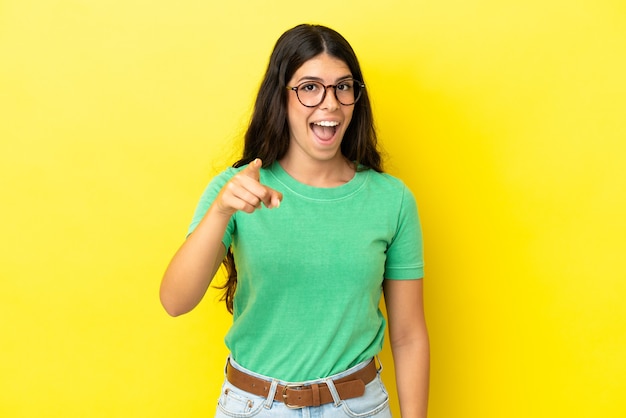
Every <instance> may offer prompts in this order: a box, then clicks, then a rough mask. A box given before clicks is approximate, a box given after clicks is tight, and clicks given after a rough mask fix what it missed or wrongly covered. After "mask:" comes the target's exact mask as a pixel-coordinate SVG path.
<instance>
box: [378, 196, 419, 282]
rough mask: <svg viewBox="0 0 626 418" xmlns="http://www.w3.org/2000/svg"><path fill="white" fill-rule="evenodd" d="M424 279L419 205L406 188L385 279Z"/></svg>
mask: <svg viewBox="0 0 626 418" xmlns="http://www.w3.org/2000/svg"><path fill="white" fill-rule="evenodd" d="M423 277H424V255H423V244H422V229H421V224H420V220H419V215H418V212H417V203H416V202H415V198H414V197H413V194H412V193H411V191H410V190H409V189H408V188H407V187H406V186H404V190H403V193H402V198H401V203H400V208H399V211H398V223H397V229H396V233H395V235H394V237H393V239H392V240H391V242H390V244H389V246H388V249H387V260H386V262H385V278H386V279H396V280H407V279H421V278H423Z"/></svg>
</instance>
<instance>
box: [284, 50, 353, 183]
mask: <svg viewBox="0 0 626 418" xmlns="http://www.w3.org/2000/svg"><path fill="white" fill-rule="evenodd" d="M351 76H352V73H351V72H350V69H349V68H348V66H347V65H346V64H345V63H344V62H343V61H341V60H339V59H337V58H333V57H331V56H330V55H328V54H320V55H318V56H316V57H314V58H312V59H310V60H308V61H307V62H305V63H304V64H303V65H302V66H301V67H300V68H298V70H297V71H296V72H295V73H294V75H293V77H291V80H289V83H288V84H289V85H290V86H297V85H299V84H300V83H302V82H304V81H311V80H313V81H320V82H321V83H322V84H324V85H329V84H332V85H334V84H337V82H338V81H340V80H342V79H345V78H349V77H351ZM353 111H354V106H344V105H342V104H341V103H339V102H338V101H337V98H336V97H335V94H334V91H333V89H332V88H329V89H327V91H326V97H325V98H324V101H323V102H322V103H321V104H320V105H319V106H317V107H313V108H311V107H306V106H303V105H302V104H301V103H300V102H299V101H298V98H297V96H296V93H295V92H294V91H290V92H289V96H288V99H287V114H288V121H289V133H290V139H289V148H288V150H287V153H286V154H285V156H284V157H283V158H282V159H281V160H280V161H279V162H280V164H281V166H282V167H283V168H284V169H285V171H287V172H288V173H289V174H290V175H291V176H292V177H294V178H295V179H296V180H298V181H300V182H301V183H304V184H308V185H310V186H316V187H334V186H338V185H341V184H344V183H346V182H348V181H350V180H351V179H352V178H353V177H354V173H355V169H354V167H353V165H352V164H351V163H350V162H349V161H347V160H346V159H345V158H344V156H343V155H342V154H341V148H340V147H341V141H342V139H343V136H344V134H345V132H346V129H348V125H349V124H350V121H351V120H352V113H353ZM320 121H333V122H338V123H339V125H338V126H337V128H336V132H335V135H334V136H333V138H332V139H331V140H329V141H321V140H320V139H319V138H318V137H317V136H316V135H315V133H314V131H313V130H312V129H311V124H312V123H315V122H320Z"/></svg>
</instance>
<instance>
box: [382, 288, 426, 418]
mask: <svg viewBox="0 0 626 418" xmlns="http://www.w3.org/2000/svg"><path fill="white" fill-rule="evenodd" d="M383 290H384V295H385V305H386V307H387V317H388V319H389V338H390V342H391V352H392V354H393V359H394V364H395V370H396V385H397V387H398V398H399V400H400V413H401V415H402V417H403V418H425V417H426V412H427V407H428V386H429V369H430V346H429V342H428V331H427V329H426V321H425V318H424V303H423V280H384V281H383Z"/></svg>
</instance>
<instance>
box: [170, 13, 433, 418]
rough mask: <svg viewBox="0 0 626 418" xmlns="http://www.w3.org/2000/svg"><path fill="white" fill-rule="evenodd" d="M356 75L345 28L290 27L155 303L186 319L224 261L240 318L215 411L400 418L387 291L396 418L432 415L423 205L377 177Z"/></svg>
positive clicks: (228, 296)
mask: <svg viewBox="0 0 626 418" xmlns="http://www.w3.org/2000/svg"><path fill="white" fill-rule="evenodd" d="M362 80H363V76H362V74H361V69H360V67H359V63H358V61H357V58H356V56H355V54H354V52H353V50H352V48H351V47H350V45H349V44H348V42H347V41H346V40H345V39H344V38H343V37H342V36H341V35H340V34H338V33H337V32H335V31H333V30H332V29H329V28H326V27H323V26H317V25H299V26H296V27H295V28H293V29H291V30H288V31H287V32H285V33H284V34H283V35H282V36H281V37H280V38H279V40H278V41H277V43H276V45H275V47H274V50H273V52H272V55H271V57H270V62H269V65H268V69H267V72H266V74H265V77H264V79H263V82H262V84H261V87H260V90H259V93H258V96H257V100H256V103H255V108H254V111H253V115H252V119H251V122H250V126H249V128H248V130H247V133H246V135H245V146H244V152H243V156H242V158H241V159H240V160H239V161H237V162H236V163H235V164H234V166H233V167H232V168H229V169H227V170H226V171H224V172H223V173H221V174H220V175H218V176H217V177H216V178H215V179H213V181H212V182H211V183H210V184H209V186H208V187H207V189H206V190H205V192H204V194H203V196H202V198H201V200H200V203H199V205H198V208H197V210H196V214H195V216H194V219H193V221H192V224H191V226H190V230H189V232H190V235H189V236H188V238H187V239H186V241H185V242H184V243H183V245H182V246H181V248H180V249H179V250H178V252H177V253H176V254H175V255H174V257H173V259H172V261H171V262H170V265H169V266H168V268H167V270H166V272H165V275H164V277H163V281H162V284H161V292H160V296H161V302H162V304H163V306H164V307H165V309H166V310H167V312H168V313H169V314H170V315H173V316H176V315H180V314H183V313H186V312H188V311H190V310H192V309H193V308H194V307H195V306H196V305H197V304H198V303H199V302H200V300H201V299H202V297H203V295H204V293H205V292H206V290H207V288H208V286H209V285H210V283H211V280H212V278H213V276H214V275H215V273H216V272H217V270H218V268H219V265H220V263H222V262H224V263H225V264H226V265H227V268H228V271H229V281H228V283H227V285H226V288H225V300H226V304H227V307H228V309H229V310H230V311H231V312H232V313H233V325H232V327H231V329H230V330H229V332H228V334H227V336H226V339H225V342H226V345H227V346H228V348H229V350H230V352H231V355H230V356H229V360H228V362H227V366H226V380H225V382H224V387H223V391H222V393H221V396H220V399H219V403H218V410H217V416H235V415H236V416H240V417H241V416H279V415H285V416H287V415H289V416H296V415H295V414H300V413H302V411H301V409H310V410H309V411H308V412H309V413H311V414H316V413H321V414H323V415H324V416H346V415H347V416H380V417H388V416H390V412H389V406H388V398H387V392H386V390H385V388H384V386H383V384H382V382H381V380H380V377H379V371H380V370H379V369H378V367H377V366H376V362H375V360H374V357H376V355H377V354H378V353H379V351H380V350H381V347H382V344H383V338H384V329H385V319H384V317H383V315H382V313H381V312H380V310H379V308H378V307H379V302H380V298H381V294H382V293H384V297H385V303H386V306H387V317H388V320H389V332H390V339H391V347H392V353H393V357H394V362H395V366H396V367H395V368H396V381H397V387H398V396H399V399H400V408H401V413H402V416H403V417H405V418H407V417H425V416H426V405H427V397H428V368H429V367H428V366H429V344H428V336H427V331H426V325H425V320H424V314H423V302H422V280H420V279H421V278H422V275H423V262H422V243H421V232H420V225H419V220H418V215H417V209H416V205H415V201H414V198H413V196H412V194H411V193H410V191H409V190H408V189H407V188H406V187H405V186H404V184H403V183H402V182H401V181H399V180H397V179H395V178H393V177H391V176H389V175H387V174H384V173H382V169H381V159H380V155H379V153H378V151H377V149H376V134H375V131H374V125H373V119H372V112H371V106H370V102H369V98H368V95H367V90H366V88H365V85H364V84H363V82H362ZM263 206H265V208H263ZM231 250H232V251H231ZM235 288H236V291H235Z"/></svg>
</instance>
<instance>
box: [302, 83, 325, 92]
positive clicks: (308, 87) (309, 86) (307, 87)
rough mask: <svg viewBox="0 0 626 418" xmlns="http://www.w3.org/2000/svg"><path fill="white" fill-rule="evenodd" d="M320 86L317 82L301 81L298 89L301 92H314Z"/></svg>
mask: <svg viewBox="0 0 626 418" xmlns="http://www.w3.org/2000/svg"><path fill="white" fill-rule="evenodd" d="M319 89H320V86H319V84H318V83H314V82H311V83H303V84H300V86H299V87H298V90H299V91H301V92H303V93H315V92H317V91H319Z"/></svg>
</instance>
